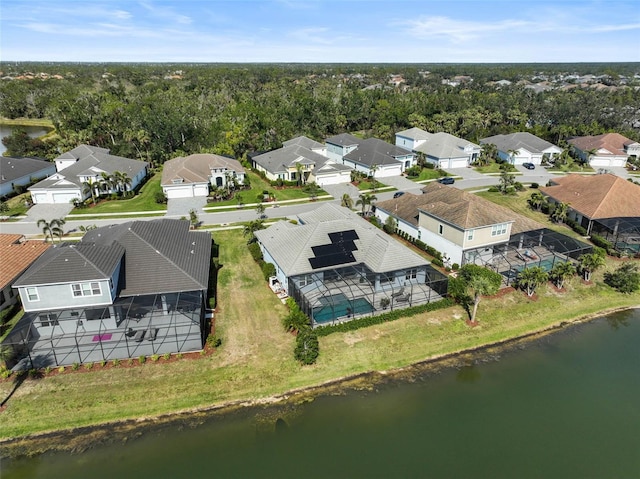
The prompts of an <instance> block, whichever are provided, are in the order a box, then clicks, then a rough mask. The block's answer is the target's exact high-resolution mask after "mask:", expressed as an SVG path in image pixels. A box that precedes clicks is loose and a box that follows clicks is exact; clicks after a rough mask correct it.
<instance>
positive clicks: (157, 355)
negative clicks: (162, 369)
mask: <svg viewBox="0 0 640 479" xmlns="http://www.w3.org/2000/svg"><path fill="white" fill-rule="evenodd" d="M158 359H160V355H159V354H152V355H151V361H153V362H154V363H155V362H156V361H158Z"/></svg>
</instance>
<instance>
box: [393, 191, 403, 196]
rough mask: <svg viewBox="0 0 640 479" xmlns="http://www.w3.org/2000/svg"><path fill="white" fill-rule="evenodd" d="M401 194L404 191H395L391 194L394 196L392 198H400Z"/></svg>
mask: <svg viewBox="0 0 640 479" xmlns="http://www.w3.org/2000/svg"><path fill="white" fill-rule="evenodd" d="M402 195H404V191H396V192H395V193H394V194H393V197H394V198H400V197H401V196H402Z"/></svg>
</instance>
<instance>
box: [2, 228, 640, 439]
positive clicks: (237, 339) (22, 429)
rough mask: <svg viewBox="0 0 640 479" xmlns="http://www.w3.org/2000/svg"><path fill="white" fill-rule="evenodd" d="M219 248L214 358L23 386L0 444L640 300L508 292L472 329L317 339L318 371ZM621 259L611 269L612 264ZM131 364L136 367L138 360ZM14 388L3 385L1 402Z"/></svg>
mask: <svg viewBox="0 0 640 479" xmlns="http://www.w3.org/2000/svg"><path fill="white" fill-rule="evenodd" d="M213 236H214V238H215V240H216V242H217V243H219V244H220V245H221V249H220V263H221V265H222V268H221V269H220V271H219V276H218V277H219V283H218V296H217V301H218V307H219V309H218V311H217V313H216V330H217V331H216V332H217V334H218V335H219V336H220V337H221V339H222V346H221V347H220V348H219V349H218V350H217V351H216V352H215V353H214V354H212V355H207V356H203V357H198V358H197V359H193V360H192V359H183V360H180V361H176V362H170V363H163V361H162V360H160V361H158V362H157V363H153V362H150V361H147V363H146V364H144V365H141V366H136V367H131V368H125V367H118V368H109V369H102V368H101V367H100V366H99V365H96V366H95V367H94V368H93V369H92V370H91V371H86V370H85V369H84V368H83V369H82V370H81V371H82V372H78V373H64V374H61V375H53V376H46V377H44V378H43V379H39V380H27V381H26V382H25V383H24V384H22V385H21V386H20V387H19V388H18V389H17V391H16V392H15V394H14V395H13V396H12V397H11V399H10V400H9V402H8V403H7V406H8V407H7V409H6V410H5V411H4V412H2V413H1V414H2V421H0V438H8V437H15V436H19V435H24V434H29V433H35V432H42V431H48V430H52V429H57V428H69V427H74V426H82V425H90V424H96V423H101V422H105V421H110V420H116V419H124V418H136V417H148V416H151V415H156V414H161V413H169V412H172V411H177V410H184V409H188V408H194V407H199V406H207V405H213V404H219V403H223V402H226V401H233V400H239V399H244V400H252V399H259V398H265V397H268V396H271V395H274V394H279V393H284V392H286V391H288V390H291V389H293V388H298V387H303V386H311V385H318V384H321V383H323V382H326V381H328V380H331V379H335V378H339V377H343V376H346V375H351V374H356V373H361V372H365V371H371V370H389V369H392V368H397V367H401V366H406V365H408V364H411V363H414V362H416V361H420V360H423V359H427V358H430V357H434V356H437V355H442V354H445V353H450V352H455V351H458V350H461V349H464V348H469V347H475V346H480V345H482V344H487V343H491V342H494V341H499V340H503V339H506V338H509V337H513V336H516V335H521V334H524V333H528V332H531V331H535V330H538V329H541V328H545V327H547V326H549V325H554V324H558V323H560V322H562V321H567V320H570V319H572V318H575V317H578V316H583V315H590V314H594V313H597V312H599V311H602V310H604V309H605V308H616V307H630V306H635V305H638V304H640V293H636V294H633V295H623V294H618V293H615V292H613V291H612V290H611V289H610V288H608V287H607V286H605V285H603V284H602V279H601V278H602V272H598V273H597V274H596V275H595V277H594V284H592V285H583V284H582V283H581V281H580V280H579V279H577V278H576V279H574V280H573V281H571V282H570V283H569V284H568V285H567V292H565V293H557V292H555V290H553V288H550V287H549V288H547V287H542V288H541V289H540V290H539V292H538V298H537V300H531V299H528V298H527V297H526V296H525V295H524V294H523V293H520V292H511V293H508V294H506V295H504V296H502V297H498V298H495V299H492V300H483V301H482V302H481V304H480V309H479V313H478V319H479V326H477V327H474V328H470V327H468V326H467V325H466V323H465V321H464V319H465V318H466V315H465V312H464V311H463V310H462V309H461V308H460V307H458V306H455V307H452V308H448V309H444V310H439V311H435V312H431V313H425V314H422V315H418V316H414V317H411V318H403V319H398V320H396V321H393V322H390V323H385V324H380V325H376V326H372V327H369V328H364V329H360V330H357V331H352V332H348V333H334V334H332V335H330V336H327V337H323V338H320V357H319V360H318V362H317V364H316V365H314V366H307V367H301V366H299V365H298V364H297V363H296V362H295V361H294V360H293V346H294V337H293V336H292V335H291V334H288V333H285V332H284V330H283V328H282V325H281V319H282V317H283V316H284V315H285V311H286V308H285V306H284V305H282V303H281V302H280V301H279V300H278V299H277V298H276V296H275V295H274V294H273V293H272V292H271V290H270V289H269V288H268V287H267V285H266V283H265V282H264V280H263V279H262V275H261V272H260V269H259V267H258V266H257V264H256V263H255V262H254V261H253V260H252V259H251V257H250V255H249V253H248V250H247V248H246V239H245V238H243V237H242V231H241V230H226V231H218V232H215V233H214V235H213ZM617 264H618V263H614V264H612V265H609V268H612V267H615V266H617ZM136 364H137V361H136ZM12 388H13V383H12V382H10V381H6V382H1V383H0V397H5V396H6V395H8V394H9V392H10V391H11V390H12Z"/></svg>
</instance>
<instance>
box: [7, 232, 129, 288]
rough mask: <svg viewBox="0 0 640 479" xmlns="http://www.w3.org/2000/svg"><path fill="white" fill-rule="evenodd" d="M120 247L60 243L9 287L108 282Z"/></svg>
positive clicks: (120, 251) (118, 261)
mask: <svg viewBox="0 0 640 479" xmlns="http://www.w3.org/2000/svg"><path fill="white" fill-rule="evenodd" d="M123 254H124V248H123V247H122V246H120V245H114V246H109V247H107V246H97V245H93V244H84V243H82V242H80V243H78V244H73V243H61V244H59V245H55V246H54V247H53V248H49V249H48V250H47V251H46V252H45V253H44V254H43V255H42V256H40V258H38V259H37V260H36V261H35V262H34V263H33V264H32V265H31V266H30V267H29V268H28V269H27V270H26V271H25V272H24V273H23V274H22V276H20V278H18V280H17V281H16V282H15V283H14V284H13V285H14V286H15V287H18V286H37V285H44V284H57V283H71V282H79V281H93V280H104V279H109V278H110V277H111V275H112V274H113V272H114V270H115V269H116V266H118V264H119V263H120V261H121V259H122V255H123Z"/></svg>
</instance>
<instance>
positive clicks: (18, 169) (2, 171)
mask: <svg viewBox="0 0 640 479" xmlns="http://www.w3.org/2000/svg"><path fill="white" fill-rule="evenodd" d="M55 172H56V165H55V164H53V163H51V162H50V161H46V160H42V159H39V158H11V157H8V156H0V198H2V197H3V196H7V195H10V194H12V193H16V187H20V186H23V187H26V186H29V185H30V184H31V183H33V182H34V181H36V180H38V179H41V178H45V177H47V176H49V175H52V174H53V173H55Z"/></svg>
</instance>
